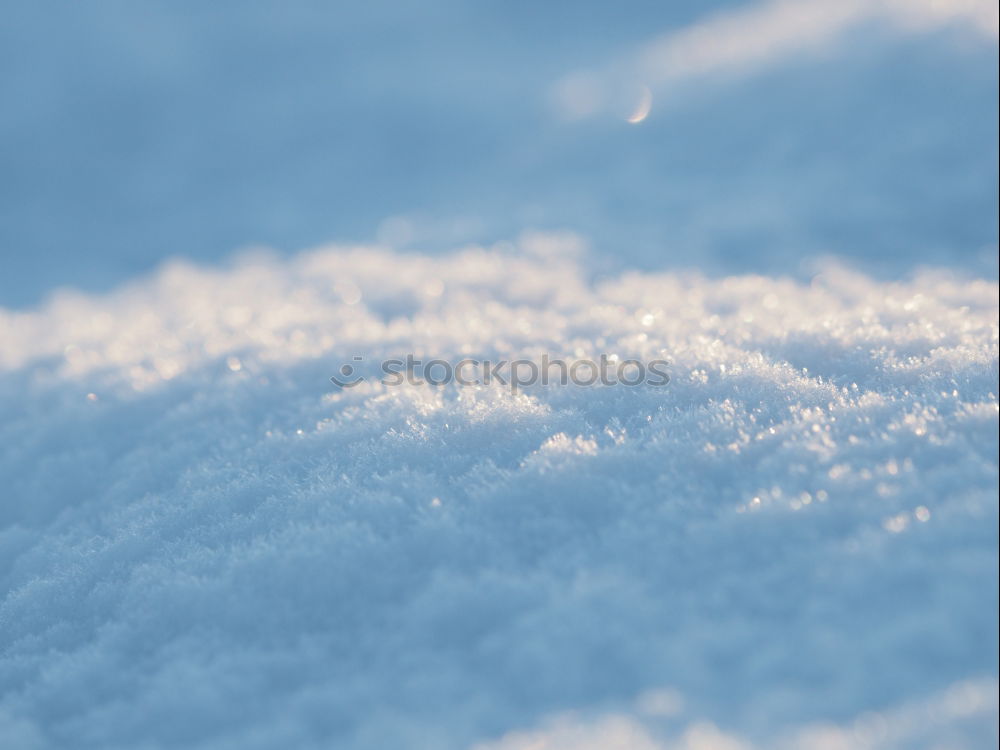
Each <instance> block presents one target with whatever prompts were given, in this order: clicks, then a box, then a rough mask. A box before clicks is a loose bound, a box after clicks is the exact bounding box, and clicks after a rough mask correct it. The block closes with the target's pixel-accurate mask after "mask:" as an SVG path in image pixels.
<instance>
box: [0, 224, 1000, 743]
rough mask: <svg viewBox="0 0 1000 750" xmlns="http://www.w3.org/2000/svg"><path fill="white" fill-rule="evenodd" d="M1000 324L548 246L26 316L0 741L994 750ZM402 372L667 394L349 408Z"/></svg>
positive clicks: (940, 280)
mask: <svg viewBox="0 0 1000 750" xmlns="http://www.w3.org/2000/svg"><path fill="white" fill-rule="evenodd" d="M997 305H998V287H997V284H996V283H995V282H993V281H985V280H975V279H968V278H963V277H961V276H959V275H956V274H955V273H953V272H949V271H944V270H927V271H924V272H920V273H917V274H915V275H913V276H911V277H909V278H907V279H905V280H901V281H896V282H885V281H879V280H875V279H873V278H871V277H868V276H866V275H863V274H860V273H855V272H851V271H849V270H847V269H845V268H843V267H835V266H830V267H828V268H826V269H825V270H823V271H822V272H821V273H818V274H816V275H815V276H814V277H813V278H811V279H809V280H805V281H802V280H794V279H790V278H787V279H786V278H780V277H762V276H729V277H715V278H712V277H707V276H703V275H698V274H694V273H691V274H686V273H677V272H662V273H655V272H630V273H625V274H622V275H618V276H613V277H602V276H601V275H600V274H599V273H597V272H596V271H595V270H594V266H593V264H592V263H591V261H590V260H589V256H587V254H586V253H585V252H584V251H583V250H581V249H580V247H579V243H578V242H577V241H576V240H575V239H574V238H573V237H571V236H548V235H529V236H525V237H523V238H521V240H520V241H519V242H518V243H517V244H516V245H515V244H508V245H503V246H494V247H490V248H485V249H483V248H478V249H477V248H469V249H466V250H462V251H459V252H456V253H454V254H451V255H440V256H433V257H431V256H422V255H415V254H398V253H395V252H393V251H392V250H390V249H387V248H377V247H353V248H352V247H341V248H337V247H333V248H325V249H320V250H317V251H315V252H309V253H306V254H302V255H299V256H296V257H292V258H285V259H282V258H276V257H269V256H266V255H257V256H250V257H245V258H242V259H239V260H236V261H233V262H231V263H230V264H229V265H228V266H217V267H199V266H195V265H191V264H185V263H174V264H171V265H168V266H165V267H163V268H162V269H160V270H159V271H158V272H157V273H156V274H155V275H153V276H151V277H149V278H146V279H142V280H139V281H135V282H132V283H131V284H129V285H126V286H123V287H120V288H118V289H116V290H112V291H110V292H107V293H101V294H97V295H93V296H87V295H84V294H81V293H71V292H63V293H59V294H57V295H55V296H53V297H51V298H50V300H49V301H48V302H46V303H45V304H44V305H42V306H41V307H39V308H37V309H35V310H32V311H11V310H8V311H0V331H2V332H3V337H2V341H0V477H2V489H0V492H2V493H3V501H2V503H0V581H2V591H3V594H2V605H0V648H2V652H0V653H2V657H0V696H2V698H0V746H2V747H4V748H23V749H25V750H27V749H28V748H175V747H176V748H234V749H235V748H240V749H241V750H247V749H252V748H276V747H287V748H292V747H295V748H331V747H336V748H349V749H351V750H355V749H356V750H362V749H364V750H384V749H386V748H417V749H425V748H426V749H427V750H442V749H445V750H446V749H448V748H472V747H475V748H477V749H478V750H486V749H489V750H515V749H516V750H527V749H528V748H548V749H549V750H554V749H556V748H558V749H559V750H563V749H569V748H573V749H574V750H587V749H589V748H602V749H604V750H617V749H619V748H629V749H630V750H653V749H654V748H655V749H656V750H662V749H670V750H675V749H676V750H680V749H685V750H695V749H698V750H707V749H708V748H713V749H714V750H723V749H725V748H749V747H753V748H772V747H779V748H786V747H788V748H790V747H813V748H827V749H829V750H833V749H834V748H838V749H839V748H848V747H851V748H854V747H881V748H904V747H905V748H924V747H928V748H929V747H942V746H946V747H955V748H978V747H989V746H991V745H992V744H994V743H995V742H996V721H997V625H998V623H997V584H998V580H997V578H998V575H997V477H998V474H997V442H998V441H997V420H998V416H997V408H998V407H997V404H998V402H997V392H998V386H997V377H998V364H997V361H998V360H997V352H998V349H997V347H998V330H997ZM407 352H413V353H415V354H417V355H418V356H421V355H422V356H426V357H433V356H438V357H443V358H450V359H452V360H457V359H460V358H462V357H463V356H467V355H468V356H477V355H478V356H483V357H485V356H490V357H511V356H525V357H538V356H540V354H541V353H549V354H550V355H559V356H564V357H579V356H597V355H599V354H601V353H607V354H617V355H619V356H620V357H623V358H624V357H635V358H639V359H652V358H659V357H662V358H665V359H668V360H669V361H670V363H671V365H670V373H671V378H672V380H671V382H670V384H669V385H668V386H666V387H661V388H656V387H649V386H647V387H632V388H630V387H623V386H617V387H591V388H583V387H573V386H568V387H553V386H549V387H542V386H538V387H529V388H526V389H524V390H523V391H521V392H518V393H514V392H512V391H511V390H510V389H509V388H504V387H501V386H496V387H478V388H471V387H470V388H459V387H457V386H445V387H440V388H434V387H430V386H402V387H396V388H389V387H385V386H382V385H379V384H377V383H371V382H368V383H364V384H362V385H359V386H357V387H356V388H353V389H346V390H340V389H338V388H336V387H335V386H333V385H332V384H331V383H330V381H329V377H330V375H332V374H334V373H335V372H336V371H337V368H338V367H339V366H340V365H341V364H342V363H343V362H350V361H352V360H351V358H352V357H353V356H355V355H362V356H364V357H365V363H366V366H369V365H371V364H372V363H376V362H377V361H378V360H379V359H381V358H384V357H391V356H398V355H400V354H405V353H407Z"/></svg>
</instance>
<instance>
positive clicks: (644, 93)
mask: <svg viewBox="0 0 1000 750" xmlns="http://www.w3.org/2000/svg"><path fill="white" fill-rule="evenodd" d="M652 107H653V92H651V91H650V90H649V87H648V86H643V87H642V88H641V89H640V91H639V101H638V102H636V105H635V107H634V108H633V109H632V114H630V115H629V116H628V117H626V118H625V119H626V120H627V121H628V122H630V123H632V124H633V125H636V124H637V123H640V122H642V121H643V120H645V119H646V118H647V117H648V116H649V110H650V109H652Z"/></svg>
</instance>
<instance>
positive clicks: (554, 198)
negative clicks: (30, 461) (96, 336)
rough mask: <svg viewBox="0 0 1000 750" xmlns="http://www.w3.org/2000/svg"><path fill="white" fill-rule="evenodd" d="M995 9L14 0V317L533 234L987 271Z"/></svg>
mask: <svg viewBox="0 0 1000 750" xmlns="http://www.w3.org/2000/svg"><path fill="white" fill-rule="evenodd" d="M995 5H996V4H995V3H992V4H991V3H989V2H987V3H980V2H970V1H969V0H955V2H951V3H948V2H940V1H932V0H909V2H900V1H899V0H871V2H864V3H858V2H851V1H850V0H842V1H840V2H831V1H830V0H797V1H793V2H787V1H786V2H777V3H775V2H771V3H766V2H765V3H754V2H749V3H747V2H743V3H732V2H721V1H715V0H713V1H708V0H698V1H697V2H694V1H688V0H684V1H680V2H669V3H665V2H656V1H654V0H648V1H647V0H623V1H622V2H617V3H606V2H600V3H599V2H589V1H584V0H572V2H570V1H569V0H565V1H564V0H555V1H553V2H545V3H538V2H527V1H523V0H512V1H511V2H505V3H501V4H489V5H487V4H483V3H459V2H454V1H452V0H421V1H420V2H392V3H390V2H381V1H376V2H367V3H360V4H358V3H355V4H344V3H329V2H303V1H301V0H296V1H294V2H283V3H275V2H270V3H263V2H246V1H241V2H213V3H202V2H193V1H186V0H171V1H170V2H154V1H146V2H110V1H99V2H90V3H85V4H84V3H65V2H46V1H40V2H15V3H5V4H4V6H3V9H4V10H3V19H2V22H0V96H2V99H0V102H2V103H0V259H2V263H0V305H3V306H7V307H27V306H33V305H36V304H38V303H39V302H40V301H41V300H43V299H44V298H45V295H46V294H47V293H48V292H50V291H51V290H53V289H54V288H56V287H59V286H73V287H78V288H82V289H85V290H88V291H100V290H104V289H107V288H110V287H112V286H114V285H116V284H118V283H121V282H122V281H124V280H126V279H128V278H130V277H133V276H135V275H137V274H141V273H143V272H146V271H148V270H149V269H151V268H153V267H155V266H156V265H157V264H158V263H159V262H160V261H162V260H163V259H165V258H168V257H172V256H183V257H187V258H191V259H196V260H199V261H203V262H216V261H219V260H221V259H224V258H225V257H227V256H228V255H230V254H231V253H233V252H234V251H237V250H239V249H240V248H245V247H248V246H268V247H271V248H274V249H275V250H276V251H277V252H279V253H290V252H295V251H298V250H301V249H303V248H306V247H309V246H313V245H316V244H319V243H324V242H331V241H336V242H365V243H367V242H385V243H388V244H392V245H394V246H397V247H400V248H401V249H404V250H413V251H420V252H442V251H446V250H449V249H452V248H454V247H455V246H457V245H461V244H464V243H470V242H479V243H492V242H495V241H498V240H503V239H507V238H513V237H515V236H516V235H517V234H518V233H519V232H521V231H523V230H525V229H528V228H535V229H569V230H572V231H574V232H578V233H579V234H581V235H582V236H584V237H585V238H587V240H588V241H589V243H590V246H591V249H592V252H593V255H594V257H595V258H596V259H597V261H598V265H599V266H602V267H606V268H609V269H615V268H619V267H642V268H661V267H662V268H698V269H701V270H703V271H705V272H707V273H711V274H720V273H737V272H747V271H755V272H761V273H767V274H774V273H790V274H793V275H794V274H804V273H808V272H809V269H810V268H811V267H812V264H814V263H815V261H816V259H817V258H820V257H825V256H834V257H839V258H842V259H844V260H846V261H847V262H849V263H852V264H855V265H858V266H861V267H862V268H864V269H865V270H866V271H868V272H869V273H874V274H877V275H881V276H893V275H901V274H906V273H908V272H910V271H911V270H913V269H914V268H916V267H918V266H921V265H937V266H949V267H952V268H955V269H958V270H960V271H962V272H963V273H970V274H977V275H979V274H982V275H992V274H995V273H996V256H995V253H996V243H997V105H998V101H997V85H998V81H997V44H996V21H995V16H996V7H995Z"/></svg>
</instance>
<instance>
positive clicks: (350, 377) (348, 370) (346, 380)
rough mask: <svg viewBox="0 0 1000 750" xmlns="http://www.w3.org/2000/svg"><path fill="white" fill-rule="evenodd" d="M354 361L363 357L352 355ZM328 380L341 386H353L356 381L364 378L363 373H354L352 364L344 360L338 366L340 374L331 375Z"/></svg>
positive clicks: (361, 359)
mask: <svg viewBox="0 0 1000 750" xmlns="http://www.w3.org/2000/svg"><path fill="white" fill-rule="evenodd" d="M352 359H353V360H354V361H355V362H363V361H364V359H365V358H364V357H357V356H355V357H352ZM330 380H331V381H332V382H333V383H335V384H336V385H338V386H340V387H341V388H353V387H354V386H356V385H357V384H358V383H360V382H362V381H363V380H364V376H363V375H355V374H354V365H350V364H347V363H346V362H345V363H344V364H343V365H341V366H340V376H339V377H338V376H337V375H331V376H330Z"/></svg>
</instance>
